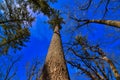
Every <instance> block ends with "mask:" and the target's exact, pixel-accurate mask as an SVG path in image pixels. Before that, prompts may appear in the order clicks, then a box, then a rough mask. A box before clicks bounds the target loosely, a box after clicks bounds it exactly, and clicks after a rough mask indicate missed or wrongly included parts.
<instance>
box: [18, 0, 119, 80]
mask: <svg viewBox="0 0 120 80" xmlns="http://www.w3.org/2000/svg"><path fill="white" fill-rule="evenodd" d="M65 4H71V7H72V8H75V7H74V6H75V5H74V4H73V3H72V1H70V0H66V1H64V0H59V2H58V3H56V4H55V5H52V6H53V7H55V8H57V9H60V10H64V9H63V5H65ZM91 12H92V11H88V13H89V15H88V16H87V17H88V18H90V19H91V18H94V19H100V17H101V16H102V15H99V16H98V15H96V16H94V15H93V14H92V13H91ZM62 16H64V15H62ZM92 16H93V17H92ZM64 17H66V16H64ZM110 19H113V18H110ZM46 20H48V18H47V17H46V16H44V15H43V14H42V13H41V14H39V15H36V20H35V21H34V22H33V26H32V28H31V29H30V30H31V37H30V42H28V43H27V47H24V48H23V49H22V51H19V53H21V54H23V58H22V60H21V62H20V63H21V64H22V65H21V64H20V67H19V68H20V70H21V69H23V70H25V64H26V62H28V61H31V60H32V59H33V58H35V57H37V56H39V57H40V59H41V61H42V63H43V62H44V60H45V57H46V54H47V51H48V48H49V44H50V40H51V37H52V30H51V29H50V27H49V25H48V24H46V23H45V21H46ZM69 25H72V23H67V24H66V25H63V29H62V31H61V33H62V41H63V43H64V42H67V41H68V40H69V39H70V37H69V36H68V35H71V34H70V33H69V32H67V31H66V30H67V29H70V27H69ZM90 26H91V27H87V26H84V27H81V28H80V29H79V30H78V31H77V32H76V33H79V34H82V35H85V36H86V35H87V36H88V39H90V41H91V44H96V43H97V44H100V46H101V47H102V48H104V51H105V52H107V53H109V54H108V55H109V56H110V54H113V53H114V51H115V50H116V54H115V55H119V51H120V46H119V44H120V43H119V38H116V37H114V36H119V34H120V33H119V30H118V31H117V32H116V30H115V29H114V28H108V29H106V28H107V27H105V26H103V25H100V24H90ZM63 32H64V34H63ZM88 34H89V35H88ZM74 35H75V34H74ZM113 37H114V38H113ZM103 38H104V40H103ZM115 38H116V41H114V39H115ZM112 41H114V43H112ZM111 43H112V45H111ZM110 57H111V56H110ZM68 67H69V73H70V76H71V80H76V79H77V80H82V79H83V78H84V80H85V76H84V75H83V76H81V78H79V77H77V76H79V75H77V74H75V73H76V72H77V69H75V68H72V67H71V66H69V65H68ZM22 74H24V71H23V72H22V71H19V75H22ZM73 75H74V77H72V76H73ZM24 78H25V76H24V77H23V76H22V77H21V78H20V80H24Z"/></svg>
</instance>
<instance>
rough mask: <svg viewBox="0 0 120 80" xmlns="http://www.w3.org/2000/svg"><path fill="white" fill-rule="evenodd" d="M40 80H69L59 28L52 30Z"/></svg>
mask: <svg viewBox="0 0 120 80" xmlns="http://www.w3.org/2000/svg"><path fill="white" fill-rule="evenodd" d="M40 80H70V79H69V75H68V71H67V67H66V62H65V58H64V54H63V49H62V43H61V38H60V33H59V26H56V27H55V29H54V34H53V37H52V41H51V43H50V47H49V50H48V54H47V57H46V61H45V65H44V68H43V72H42V75H41V77H40Z"/></svg>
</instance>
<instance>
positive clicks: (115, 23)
mask: <svg viewBox="0 0 120 80" xmlns="http://www.w3.org/2000/svg"><path fill="white" fill-rule="evenodd" d="M89 22H91V23H99V24H105V25H108V26H114V27H117V28H120V21H114V20H89Z"/></svg>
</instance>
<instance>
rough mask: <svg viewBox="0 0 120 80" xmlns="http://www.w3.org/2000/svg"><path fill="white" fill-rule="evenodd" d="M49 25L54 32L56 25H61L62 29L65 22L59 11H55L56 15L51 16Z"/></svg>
mask: <svg viewBox="0 0 120 80" xmlns="http://www.w3.org/2000/svg"><path fill="white" fill-rule="evenodd" d="M48 23H49V24H50V26H51V28H52V29H53V30H54V28H55V26H56V25H59V26H60V29H61V24H62V23H64V21H63V18H62V17H61V16H60V12H59V11H58V10H54V13H53V14H52V15H51V16H50V19H49V21H48Z"/></svg>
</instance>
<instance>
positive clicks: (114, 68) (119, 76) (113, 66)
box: [102, 56, 120, 80]
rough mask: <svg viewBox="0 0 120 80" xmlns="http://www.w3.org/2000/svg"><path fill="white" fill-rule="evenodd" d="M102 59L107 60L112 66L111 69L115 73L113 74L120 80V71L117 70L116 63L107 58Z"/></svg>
mask: <svg viewBox="0 0 120 80" xmlns="http://www.w3.org/2000/svg"><path fill="white" fill-rule="evenodd" d="M102 59H103V60H105V61H106V62H107V63H108V64H109V65H110V68H111V70H112V71H113V74H114V76H115V78H116V80H120V74H119V73H118V70H117V69H116V67H115V65H114V63H113V62H112V61H111V60H110V59H108V58H107V57H106V56H104V57H102Z"/></svg>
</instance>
